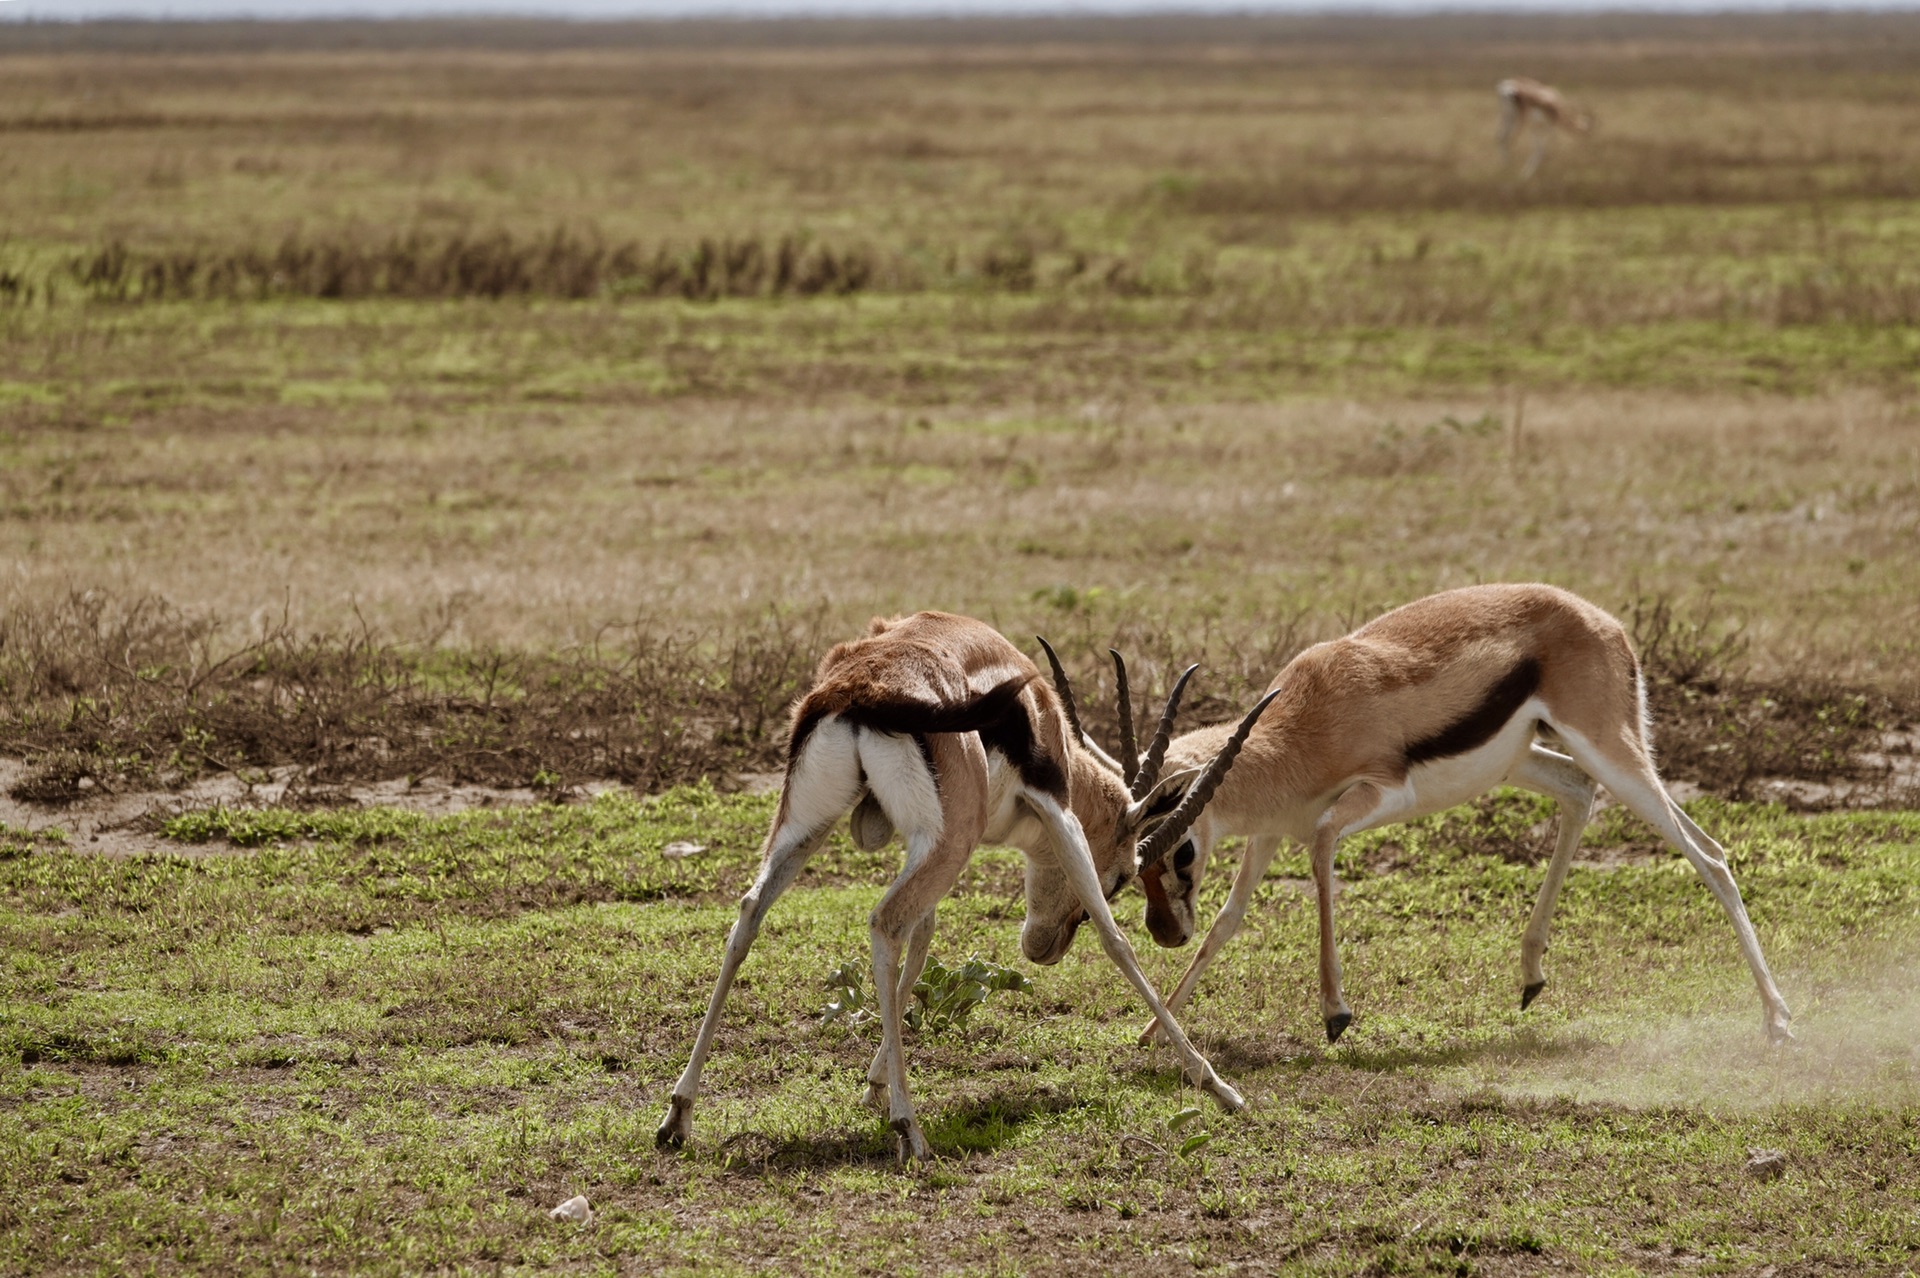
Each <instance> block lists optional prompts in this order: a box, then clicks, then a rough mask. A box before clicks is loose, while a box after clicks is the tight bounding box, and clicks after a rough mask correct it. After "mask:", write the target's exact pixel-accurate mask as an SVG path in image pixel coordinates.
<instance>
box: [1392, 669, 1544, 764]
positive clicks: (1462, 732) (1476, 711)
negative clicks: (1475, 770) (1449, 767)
mask: <svg viewBox="0 0 1920 1278" xmlns="http://www.w3.org/2000/svg"><path fill="white" fill-rule="evenodd" d="M1539 690H1540V663H1539V662H1538V661H1537V660H1535V659H1534V658H1532V657H1528V658H1526V659H1525V660H1523V661H1521V662H1520V664H1519V665H1517V666H1515V667H1514V668H1513V669H1512V670H1509V671H1508V672H1507V673H1506V675H1505V676H1504V677H1503V678H1502V679H1501V680H1500V682H1499V683H1496V684H1494V685H1493V687H1492V688H1491V689H1489V690H1488V692H1487V695H1486V696H1485V697H1484V698H1482V699H1481V702H1480V704H1479V705H1477V706H1475V707H1474V708H1473V709H1472V710H1470V711H1468V712H1467V714H1466V715H1465V716H1464V717H1463V718H1460V719H1457V720H1455V721H1454V722H1453V723H1452V724H1450V725H1448V726H1447V727H1445V728H1442V729H1441V730H1440V731H1438V732H1436V733H1434V734H1433V735H1432V736H1429V737H1422V738H1421V739H1420V740H1418V741H1415V742H1414V743H1413V744H1411V745H1409V746H1408V747H1407V753H1406V761H1407V763H1408V765H1409V766H1411V765H1413V764H1416V763H1426V762H1428V761H1430V760H1433V759H1446V758H1451V757H1452V756H1454V755H1456V754H1465V753H1467V751H1469V750H1474V749H1478V748H1479V747H1480V746H1483V745H1485V744H1486V743H1487V742H1489V741H1491V740H1492V739H1493V736H1494V734H1495V733H1497V732H1499V731H1500V729H1501V728H1503V727H1505V726H1506V724H1507V721H1508V720H1509V719H1511V718H1513V716H1514V712H1515V711H1517V710H1519V709H1520V707H1521V706H1523V705H1525V704H1526V701H1527V698H1528V697H1531V696H1532V695H1533V694H1534V693H1535V692H1538V691H1539Z"/></svg>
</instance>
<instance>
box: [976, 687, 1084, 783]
mask: <svg viewBox="0 0 1920 1278" xmlns="http://www.w3.org/2000/svg"><path fill="white" fill-rule="evenodd" d="M980 744H981V745H983V746H985V747H986V748H987V749H988V750H991V751H995V752H997V753H999V754H1000V755H1002V756H1003V757H1004V758H1005V759H1006V761H1007V762H1008V763H1009V764H1011V765H1012V767H1013V769H1014V771H1016V772H1018V773H1019V774H1020V779H1021V780H1022V781H1024V782H1026V783H1027V785H1028V786H1029V787H1031V788H1032V789H1034V790H1037V791H1039V792H1040V793H1041V794H1050V795H1052V796H1053V797H1054V798H1056V799H1058V800H1059V801H1060V802H1062V803H1065V802H1066V799H1067V774H1066V770H1065V769H1064V768H1062V767H1061V766H1060V760H1058V759H1055V758H1053V757H1051V756H1049V755H1043V754H1041V753H1040V752H1039V750H1038V749H1037V748H1036V745H1035V742H1034V735H1033V720H1032V718H1031V717H1029V715H1028V714H1027V708H1026V706H1025V705H1023V704H1021V703H1019V702H1015V703H1014V704H1013V705H1012V706H1009V707H1008V708H1007V712H1006V713H1005V714H1003V715H1002V716H1000V719H999V721H998V722H997V723H992V724H988V725H987V726H986V727H983V728H981V729H980Z"/></svg>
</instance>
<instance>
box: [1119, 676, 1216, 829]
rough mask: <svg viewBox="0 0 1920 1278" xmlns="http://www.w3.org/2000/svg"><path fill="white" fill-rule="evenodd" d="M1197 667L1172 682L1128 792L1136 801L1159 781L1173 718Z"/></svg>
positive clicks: (1171, 738) (1170, 736) (1171, 735)
mask: <svg viewBox="0 0 1920 1278" xmlns="http://www.w3.org/2000/svg"><path fill="white" fill-rule="evenodd" d="M1199 668H1200V667H1199V666H1198V665H1191V666H1188V667H1187V668H1186V669H1185V670H1183V671H1181V672H1180V678H1179V679H1177V680H1175V681H1174V685H1173V691H1172V692H1170V693H1168V694H1167V708H1166V709H1165V710H1162V711H1161V712H1160V726H1159V727H1157V728H1155V729H1154V731H1153V740H1152V741H1151V742H1150V743H1148V745H1147V753H1146V757H1144V758H1142V759H1141V760H1140V774H1139V775H1138V776H1136V777H1134V779H1133V784H1132V785H1131V786H1130V787H1129V791H1130V792H1131V794H1132V797H1133V798H1136V799H1138V798H1139V797H1140V796H1141V795H1143V794H1145V793H1146V792H1147V791H1149V790H1151V789H1153V783H1154V782H1155V781H1158V780H1159V779H1160V765H1161V764H1162V763H1164V762H1166V758H1167V743H1168V742H1169V741H1171V740H1173V720H1174V716H1176V715H1178V714H1179V713H1180V698H1181V697H1182V696H1183V695H1184V694H1185V693H1186V691H1187V680H1189V679H1191V678H1193V672H1194V671H1196V670H1198V669H1199Z"/></svg>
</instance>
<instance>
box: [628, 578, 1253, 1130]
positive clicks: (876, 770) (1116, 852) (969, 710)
mask: <svg viewBox="0 0 1920 1278" xmlns="http://www.w3.org/2000/svg"><path fill="white" fill-rule="evenodd" d="M1049 652H1051V650H1049ZM1188 673H1189V674H1191V673H1192V672H1191V671H1189V672H1188ZM1038 675H1039V671H1038V670H1037V669H1036V668H1035V666H1034V664H1033V662H1031V661H1030V660H1028V659H1027V657H1026V655H1025V654H1024V653H1022V652H1021V651H1020V650H1019V649H1018V648H1016V647H1014V646H1013V645H1012V644H1011V643H1009V642H1007V640H1006V639H1005V638H1004V637H1002V636H1001V635H1000V634H999V633H998V632H997V631H995V630H993V629H992V628H991V627H989V626H987V625H985V624H984V623H982V622H979V621H975V620H973V619H971V618H968V617H956V616H953V615H951V614H949V613H939V612H922V613H916V614H915V615H913V616H911V617H904V618H897V619H893V620H885V619H880V618H876V619H875V620H874V622H873V624H872V626H871V628H870V629H869V631H868V634H867V636H866V637H865V638H863V639H857V640H854V641H852V642H849V643H843V644H840V645H838V646H836V647H835V648H833V649H832V650H831V651H829V652H828V653H827V655H826V657H825V658H823V659H822V660H821V662H820V667H819V669H818V671H817V672H816V673H815V677H814V686H813V689H812V691H810V692H809V693H808V694H807V695H806V696H805V697H803V698H802V699H801V700H800V702H799V703H798V704H797V705H796V706H795V707H794V717H793V727H792V732H791V735H790V736H789V737H788V743H787V770H786V777H785V783H784V785H783V786H782V788H781V791H780V803H779V806H778V808H777V809H776V811H775V813H774V818H773V826H772V829H771V830H769V831H768V834H767V840H766V844H765V846H764V849H763V851H762V860H761V865H760V872H759V875H758V876H757V877H756V878H755V879H754V882H753V886H752V887H750V888H748V889H747V892H746V895H744V896H742V897H741V898H740V916H739V919H738V920H737V921H736V922H735V923H734V925H733V930H732V931H731V932H730V933H729V934H728V936H727V949H726V957H725V959H724V960H723V961H722V963H721V965H720V976H719V979H718V980H717V981H716V982H715V983H714V987H713V997H712V999H711V1000H710V1001H709V1002H708V1004H707V1014H706V1018H705V1019H704V1020H702V1021H701V1023H700V1032H699V1033H698V1035H696V1036H695V1038H694V1043H693V1055H692V1059H691V1060H689V1061H688V1062H687V1068H686V1070H685V1072H684V1073H682V1074H681V1075H680V1080H679V1082H677V1083H676V1084H675V1085H674V1088H673V1098H672V1101H671V1103H670V1105H669V1107H668V1109H667V1114H666V1117H665V1119H664V1120H662V1122H661V1124H660V1129H659V1131H658V1132H657V1133H656V1136H655V1139H656V1141H657V1142H658V1143H659V1144H661V1145H663V1146H667V1145H679V1144H681V1143H683V1142H684V1141H685V1140H686V1138H687V1137H688V1136H689V1135H690V1134H691V1133H692V1130H693V1102H694V1099H695V1097H696V1096H698V1095H699V1091H700V1072H701V1068H702V1066H703V1065H704V1064H705V1063H706V1059H707V1053H708V1050H709V1049H710V1048H711V1047H712V1045H713V1035H714V1031H715V1029H716V1028H717V1027H718V1025H719V1022H720V1013H721V1009H722V1008H723V1007H724V1006H725V1005H726V1001H727V991H728V990H729V989H730V988H731V987H732V985H733V980H734V976H735V974H736V973H737V972H738V971H739V969H740V964H741V962H742V961H744V960H745V958H746V957H747V951H748V949H749V948H750V947H751V946H752V944H753V940H754V937H755V936H756V935H758V933H759V931H760V925H761V922H762V920H764V919H765V917H766V914H767V911H768V910H769V909H770V908H772V906H773V903H774V901H775V900H777V899H778V898H779V896H780V894H781V893H782V892H784V891H786V889H787V888H788V887H790V886H791V885H792V883H793V881H794V879H795V878H796V877H797V876H798V875H799V873H800V870H801V868H802V867H803V866H804V865H805V864H806V862H807V859H808V858H809V857H810V856H811V855H812V854H813V853H814V851H815V850H817V849H818V848H819V847H820V845H821V843H823V842H824V841H825V840H826V837H827V835H828V833H829V832H830V831H831V830H832V829H833V827H834V826H835V824H837V823H838V822H839V820H840V818H841V817H843V816H846V815H847V814H848V813H849V812H851V813H852V814H853V815H852V821H851V822H850V827H851V831H852V835H853V839H854V842H855V843H857V844H858V845H859V846H860V847H861V848H863V849H865V850H867V851H873V850H876V849H878V848H880V847H881V846H883V845H884V844H885V843H886V842H887V840H888V839H890V838H891V837H892V836H893V833H894V831H895V830H898V831H899V832H900V834H901V836H902V838H903V840H904V841H905V843H906V862H905V864H904V866H903V867H902V868H901V871H900V874H899V876H898V877H897V878H896V879H894V881H893V884H892V886H891V887H889V888H888V889H887V891H886V894H885V895H884V896H882V897H881V898H880V903H879V904H878V905H877V906H875V907H874V910H873V914H872V916H871V917H870V919H869V930H870V932H871V935H872V941H873V987H874V1003H875V1008H876V1011H877V1013H878V1016H879V1020H880V1031H881V1043H880V1050H879V1051H878V1052H877V1053H876V1054H875V1056H874V1058H873V1064H872V1067H871V1068H870V1069H869V1070H868V1071H867V1099H868V1101H869V1103H872V1104H875V1105H881V1104H884V1105H885V1106H886V1108H887V1114H888V1118H889V1120H890V1124H891V1126H892V1128H893V1130H894V1133H895V1135H896V1137H897V1138H898V1142H899V1145H898V1152H899V1155H900V1157H901V1159H902V1160H906V1159H922V1160H924V1159H926V1158H927V1157H928V1154H929V1150H928V1146H927V1140H926V1137H925V1135H924V1134H923V1133H922V1132H921V1130H920V1124H919V1121H918V1120H917V1119H916V1118H915V1117H914V1111H913V1101H912V1098H911V1097H909V1096H908V1094H907V1076H906V1061H905V1056H904V1055H903V1052H902V1048H901V1033H900V1013H901V1009H902V1006H903V1005H904V1004H905V1002H906V1001H907V999H908V998H909V997H911V994H912V990H913V985H914V982H915V981H916V980H918V979H919V976H920V972H921V969H922V968H923V967H924V966H925V964H926V960H927V947H928V944H929V943H930V942H931V941H932V939H933V927H934V910H935V908H936V907H937V906H938V905H939V903H940V898H941V897H943V896H945V895H946V894H947V892H948V891H949V890H950V889H951V888H952V887H953V884H954V882H955V880H957V879H958V878H959V875H960V871H961V870H962V869H963V868H965V866H966V863H967V859H968V858H969V857H970V856H971V855H972V853H973V849H974V847H975V846H976V845H978V844H979V843H981V842H982V841H983V840H985V841H992V842H995V843H1006V844H1011V845H1013V846H1014V847H1018V848H1020V849H1021V850H1022V851H1024V852H1025V853H1026V855H1027V873H1026V896H1027V917H1026V922H1025V923H1024V925H1023V926H1022V928H1021V933H1020V946H1021V949H1022V951H1023V952H1025V954H1026V956H1027V957H1028V958H1029V959H1031V960H1033V961H1034V962H1036V963H1042V964H1051V963H1057V962H1059V961H1060V959H1061V958H1062V957H1063V956H1065V954H1066V952H1067V948H1068V947H1069V946H1070V945H1072V944H1073V937H1074V932H1075V931H1076V930H1077V929H1078V928H1079V926H1080V924H1081V923H1082V922H1084V921H1086V920H1087V919H1088V918H1091V919H1092V920H1093V924H1094V927H1095V928H1096V929H1097V930H1098V931H1099V933H1100V943H1101V945H1102V947H1104V948H1105V950H1106V952H1107V956H1108V957H1109V958H1111V959H1112V960H1113V961H1114V963H1115V964H1117V965H1118V966H1119V968H1120V970H1121V971H1122V972H1123V973H1124V974H1125V975H1126V978H1127V979H1128V980H1129V981H1131V982H1132V983H1133V986H1134V988H1136V989H1137V990H1139V991H1140V996H1141V997H1142V998H1143V999H1145V1000H1146V1003H1147V1006H1148V1007H1149V1008H1151V1009H1152V1011H1153V1015H1154V1022H1155V1024H1156V1025H1157V1026H1159V1028H1160V1030H1161V1033H1162V1034H1163V1036H1164V1037H1165V1038H1166V1039H1167V1040H1168V1041H1169V1042H1171V1043H1172V1044H1173V1046H1174V1048H1175V1050H1176V1051H1177V1052H1178V1053H1179V1055H1180V1060H1181V1062H1182V1064H1183V1065H1184V1067H1185V1069H1186V1075H1187V1078H1188V1079H1189V1080H1191V1081H1192V1082H1193V1083H1194V1084H1195V1085H1196V1086H1198V1087H1200V1088H1201V1089H1202V1090H1204V1091H1206V1092H1207V1093H1208V1094H1210V1095H1211V1096H1213V1098H1214V1099H1215V1100H1217V1101H1218V1102H1219V1103H1220V1105H1221V1106H1222V1107H1223V1108H1224V1109H1227V1110H1229V1111H1232V1110H1237V1109H1239V1108H1241V1106H1242V1105H1243V1104H1244V1102H1243V1101H1242V1100H1241V1098H1240V1095H1239V1093H1238V1092H1236V1091H1234V1090H1233V1088H1232V1087H1230V1086H1228V1085H1227V1084H1226V1083H1225V1082H1224V1081H1222V1080H1221V1078H1220V1077H1219V1075H1217V1074H1215V1073H1214V1071H1213V1066H1211V1065H1210V1064H1208V1063H1207V1061H1206V1059H1205V1058H1204V1057H1203V1056H1201V1055H1200V1053H1199V1052H1198V1051H1196V1050H1195V1049H1194V1047H1193V1045H1192V1044H1191V1043H1189V1042H1188V1041H1187V1037H1186V1035H1185V1034H1184V1033H1182V1032H1181V1030H1180V1026H1179V1024H1178V1023H1177V1022H1176V1021H1175V1020H1174V1019H1173V1016H1172V1014H1171V1013H1169V1012H1168V1011H1167V1009H1166V1008H1165V1006H1164V1005H1163V1004H1162V1003H1161V1001H1160V998H1159V996H1158V995H1157V994H1156V993H1155V992H1154V989H1153V985H1152V983H1151V982H1150V981H1148V980H1147V978H1146V977H1145V975H1143V974H1142V973H1141V971H1140V964H1139V962H1138V960H1137V959H1136V958H1135V957H1134V953H1133V949H1132V947H1131V946H1129V945H1128V944H1127V940H1126V937H1125V936H1123V935H1122V934H1121V932H1120V930H1119V928H1117V927H1116V926H1115V925H1114V921H1113V913H1112V911H1111V910H1110V909H1109V908H1108V905H1107V902H1108V901H1110V900H1111V899H1112V898H1113V896H1114V895H1115V894H1116V893H1118V892H1119V891H1120V889H1121V888H1123V887H1125V886H1126V885H1127V883H1129V882H1130V881H1131V880H1132V879H1133V877H1134V874H1135V871H1136V867H1137V866H1138V865H1139V864H1140V862H1141V861H1142V860H1148V861H1151V860H1155V859H1158V858H1159V857H1160V856H1162V855H1163V854H1164V853H1165V850H1166V849H1165V846H1164V845H1165V844H1167V843H1169V842H1171V841H1172V840H1174V839H1177V838H1179V837H1180V835H1182V834H1183V833H1185V831H1186V829H1187V827H1188V826H1189V825H1190V824H1191V823H1192V821H1193V818H1194V817H1195V816H1196V815H1197V814H1198V812H1199V811H1200V809H1201V808H1202V807H1203V806H1204V804H1205V803H1206V799H1207V795H1208V794H1210V793H1212V792H1213V790H1214V789H1215V787H1216V786H1217V785H1218V783H1219V781H1220V779H1221V777H1222V775H1223V774H1224V773H1225V772H1226V770H1227V769H1228V768H1229V767H1231V766H1232V763H1233V757H1234V753H1235V752H1236V751H1237V750H1238V749H1239V743H1240V741H1243V740H1244V739H1245V735H1244V733H1243V734H1242V735H1241V737H1240V738H1239V739H1237V740H1236V739H1235V738H1234V737H1233V736H1232V735H1231V734H1230V733H1229V734H1223V738H1222V741H1223V744H1222V746H1221V748H1220V749H1219V750H1217V751H1216V752H1215V753H1214V755H1213V757H1212V758H1211V759H1210V760H1208V761H1207V763H1206V764H1205V765H1204V766H1203V767H1202V768H1200V769H1198V770H1196V771H1195V772H1194V773H1192V774H1190V775H1187V776H1183V777H1182V778H1180V780H1181V781H1182V782H1184V783H1185V784H1186V786H1187V788H1186V791H1185V796H1184V797H1183V798H1182V799H1181V800H1180V801H1179V803H1178V805H1177V806H1175V805H1171V804H1156V803H1155V799H1156V798H1157V797H1158V796H1157V792H1156V782H1157V781H1158V779H1159V771H1160V765H1159V760H1160V759H1161V758H1162V757H1163V756H1164V754H1165V751H1166V748H1167V744H1168V739H1169V738H1170V737H1171V736H1172V728H1173V715H1174V712H1175V710H1176V709H1177V700H1178V695H1179V694H1178V689H1176V691H1175V694H1174V696H1173V697H1171V698H1169V700H1168V704H1167V709H1166V712H1165V713H1164V714H1163V715H1162V718H1161V724H1160V731H1159V733H1158V734H1157V735H1156V736H1155V738H1154V742H1153V744H1152V745H1151V746H1150V747H1149V749H1148V751H1147V755H1146V757H1145V759H1143V760H1142V761H1141V762H1140V764H1139V765H1138V766H1137V767H1125V768H1123V767H1122V766H1121V765H1119V764H1116V763H1114V762H1113V761H1112V760H1111V758H1110V757H1109V756H1107V755H1105V754H1103V753H1101V752H1099V751H1097V750H1093V749H1089V748H1087V747H1086V746H1085V745H1083V744H1082V739H1081V736H1080V734H1078V733H1077V732H1076V733H1075V734H1074V735H1073V736H1071V737H1070V736H1069V733H1068V729H1067V723H1066V720H1065V717H1064V716H1063V714H1062V711H1061V705H1060V701H1059V699H1058V698H1057V697H1056V696H1055V695H1054V693H1053V691H1052V689H1050V688H1048V687H1047V685H1046V684H1045V683H1044V682H1041V681H1040V680H1039V678H1038ZM1183 683H1184V680H1183ZM1262 705H1263V706H1264V703H1262ZM1260 708H1261V707H1255V710H1254V711H1253V712H1252V713H1250V714H1249V715H1248V716H1247V720H1246V723H1247V726H1249V727H1250V726H1251V724H1252V720H1253V717H1254V715H1256V714H1258V712H1259V709H1260ZM1125 753H1126V754H1127V756H1128V757H1129V758H1131V753H1132V752H1131V749H1130V748H1129V749H1128V750H1127V751H1126V752H1125ZM1123 771H1124V772H1125V773H1126V774H1127V779H1126V780H1123V778H1122V775H1121V773H1122V772H1123ZM1128 780H1130V781H1131V782H1132V785H1131V787H1130V786H1129V785H1128V784H1127V781H1128ZM1169 807H1172V811H1171V812H1168V811H1167V809H1168V808H1169ZM1148 826H1151V827H1152V829H1151V830H1150V831H1148V830H1147V827H1148ZM1143 832H1146V837H1145V838H1144V839H1141V838H1140V835H1141V834H1142V833H1143ZM903 958H904V962H903Z"/></svg>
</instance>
